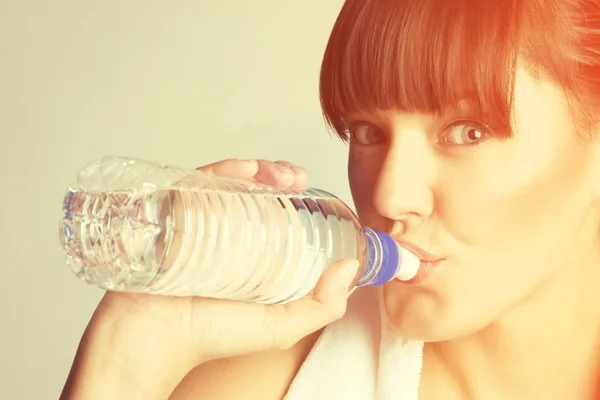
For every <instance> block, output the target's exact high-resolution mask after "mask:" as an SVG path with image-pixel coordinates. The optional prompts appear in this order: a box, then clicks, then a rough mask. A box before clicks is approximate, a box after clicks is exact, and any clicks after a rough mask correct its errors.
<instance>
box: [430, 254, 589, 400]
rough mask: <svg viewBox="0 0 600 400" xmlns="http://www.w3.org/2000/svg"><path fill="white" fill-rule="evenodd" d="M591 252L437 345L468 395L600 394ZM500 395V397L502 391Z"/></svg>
mask: <svg viewBox="0 0 600 400" xmlns="http://www.w3.org/2000/svg"><path fill="white" fill-rule="evenodd" d="M597 260H598V257H596V256H594V257H587V262H586V263H584V264H582V265H581V267H582V268H577V272H576V273H574V274H571V275H570V276H564V275H563V276H558V277H556V278H551V279H549V280H548V281H547V282H545V283H544V284H543V285H541V286H540V287H539V288H538V289H537V290H536V292H535V293H534V294H533V295H532V296H530V298H528V299H527V300H526V301H524V302H522V304H520V305H518V306H516V307H514V308H513V309H511V310H510V311H509V312H507V313H506V314H505V315H503V316H502V317H501V318H499V319H498V320H496V321H495V322H494V323H492V324H491V325H489V326H488V327H486V328H484V329H482V330H481V331H479V332H477V333H475V334H473V335H471V336H469V337H466V338H462V339H458V340H452V341H448V342H439V343H429V344H427V346H426V347H425V362H426V363H427V359H430V360H433V362H434V363H435V364H436V371H441V372H442V373H443V374H445V375H447V376H448V377H449V378H450V379H451V381H453V382H454V383H455V385H456V386H457V387H458V390H459V391H461V392H463V395H465V397H468V398H475V399H486V398H490V393H496V394H495V395H494V396H495V397H498V398H514V399H517V398H546V399H549V398H553V397H554V398H577V399H593V398H598V397H597V396H598V395H599V394H600V393H597V392H596V390H598V389H597V388H598V378H599V376H600V374H599V372H600V368H599V367H600V362H599V361H600V263H599V262H598V261H597ZM498 395H500V396H498Z"/></svg>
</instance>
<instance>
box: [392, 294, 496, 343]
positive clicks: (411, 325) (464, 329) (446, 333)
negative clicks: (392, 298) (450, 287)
mask: <svg viewBox="0 0 600 400" xmlns="http://www.w3.org/2000/svg"><path fill="white" fill-rule="evenodd" d="M410 303H411V302H410V301H408V302H406V303H404V305H403V307H398V306H397V305H392V306H391V307H389V306H388V304H387V302H386V314H387V316H388V320H389V321H390V324H391V325H392V327H393V329H394V330H395V331H396V332H397V333H398V334H400V335H401V336H403V337H405V338H406V339H409V340H416V341H422V342H445V341H449V340H456V339H461V338H464V337H467V336H469V335H472V334H474V333H476V332H478V331H480V330H481V329H483V328H485V327H486V326H488V325H489V323H490V321H488V320H487V319H485V318H481V317H478V316H476V315H466V314H465V312H464V311H465V310H462V311H461V310H456V311H454V312H453V311H452V310H451V307H444V306H443V305H438V306H437V307H435V306H433V305H430V306H429V307H425V304H410Z"/></svg>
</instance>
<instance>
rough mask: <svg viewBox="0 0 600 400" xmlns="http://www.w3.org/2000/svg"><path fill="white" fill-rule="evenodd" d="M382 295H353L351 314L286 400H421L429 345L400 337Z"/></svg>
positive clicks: (333, 327) (332, 330) (307, 364)
mask: <svg viewBox="0 0 600 400" xmlns="http://www.w3.org/2000/svg"><path fill="white" fill-rule="evenodd" d="M381 292H382V291H381V289H380V288H373V287H370V288H361V289H358V290H356V291H355V292H354V294H352V296H351V297H350V300H349V302H348V310H347V312H346V315H345V316H344V317H343V318H342V319H340V320H338V321H336V322H334V323H332V324H330V325H329V326H327V327H326V328H325V330H324V331H323V333H322V334H321V337H320V338H319V340H318V341H317V343H316V344H315V346H314V348H313V349H312V351H311V353H310V354H309V355H308V357H307V358H306V360H305V361H304V363H303V365H302V367H301V368H300V371H299V372H298V374H297V375H296V377H295V379H294V381H293V382H292V384H291V386H290V388H289V390H288V393H287V395H286V397H285V398H284V399H285V400H308V399H311V400H312V399H317V400H318V399H327V400H330V399H361V400H388V399H390V400H391V399H394V400H396V399H400V400H418V397H419V396H418V394H419V380H420V377H421V366H422V360H423V343H421V342H413V341H407V340H405V339H403V338H402V337H400V336H399V335H397V334H396V333H394V331H393V330H392V328H391V326H390V323H389V321H388V319H387V316H386V314H385V311H384V309H383V304H382V303H383V302H382V293H381Z"/></svg>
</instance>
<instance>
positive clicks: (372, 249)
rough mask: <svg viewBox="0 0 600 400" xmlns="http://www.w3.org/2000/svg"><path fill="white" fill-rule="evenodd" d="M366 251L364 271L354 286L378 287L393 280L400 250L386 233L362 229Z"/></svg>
mask: <svg viewBox="0 0 600 400" xmlns="http://www.w3.org/2000/svg"><path fill="white" fill-rule="evenodd" d="M364 232H365V238H366V242H367V244H366V246H367V248H366V251H365V260H364V266H365V267H364V271H363V273H362V276H361V277H360V279H359V280H358V283H357V284H356V286H379V285H383V284H384V283H387V282H389V281H391V280H392V279H394V277H395V276H396V273H397V271H398V265H399V261H400V250H399V248H398V244H397V243H396V241H395V240H394V239H393V238H392V237H391V236H390V235H388V234H387V233H385V232H380V231H376V230H374V229H371V228H366V227H365V228H364Z"/></svg>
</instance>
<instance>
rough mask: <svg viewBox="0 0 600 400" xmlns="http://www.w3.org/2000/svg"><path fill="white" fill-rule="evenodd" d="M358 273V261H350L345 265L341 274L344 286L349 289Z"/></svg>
mask: <svg viewBox="0 0 600 400" xmlns="http://www.w3.org/2000/svg"><path fill="white" fill-rule="evenodd" d="M357 272H358V260H352V261H348V263H347V264H346V265H344V268H343V271H342V273H341V275H342V276H341V277H340V280H341V281H342V283H343V284H344V286H346V287H349V286H350V285H351V284H352V282H353V281H354V279H355V278H356V273H357Z"/></svg>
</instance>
